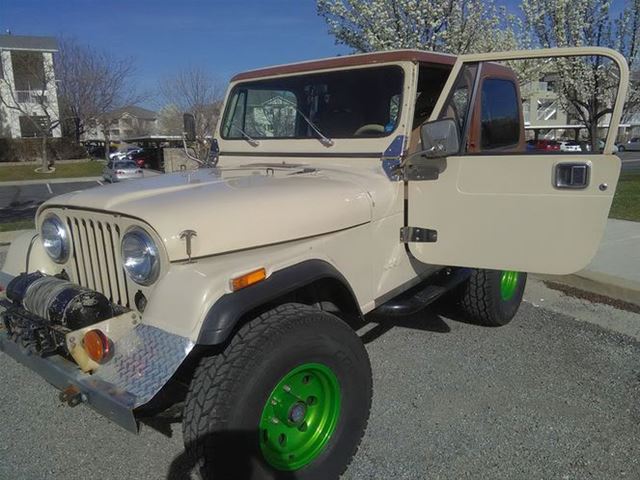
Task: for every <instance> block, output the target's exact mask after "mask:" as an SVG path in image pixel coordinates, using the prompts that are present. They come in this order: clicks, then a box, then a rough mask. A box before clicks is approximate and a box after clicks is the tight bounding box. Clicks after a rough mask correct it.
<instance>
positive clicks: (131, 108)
mask: <svg viewBox="0 0 640 480" xmlns="http://www.w3.org/2000/svg"><path fill="white" fill-rule="evenodd" d="M125 113H127V114H129V115H131V116H132V117H136V118H145V119H153V120H155V119H156V118H158V113H157V112H154V111H153V110H147V109H146V108H142V107H138V106H137V105H127V106H125V107H122V108H116V109H115V110H112V111H111V112H109V116H110V117H114V118H115V117H121V116H122V115H124V114H125Z"/></svg>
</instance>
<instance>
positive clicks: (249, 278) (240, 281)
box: [231, 268, 267, 292]
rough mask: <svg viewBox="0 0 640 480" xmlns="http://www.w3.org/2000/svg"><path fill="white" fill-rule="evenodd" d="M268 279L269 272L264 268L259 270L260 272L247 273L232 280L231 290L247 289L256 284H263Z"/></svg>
mask: <svg viewBox="0 0 640 480" xmlns="http://www.w3.org/2000/svg"><path fill="white" fill-rule="evenodd" d="M265 278H267V271H266V270H265V269H264V268H259V269H258V270H254V271H253V272H249V273H245V274H244V275H242V276H240V277H236V278H234V279H233V280H231V290H232V291H234V292H235V291H236V290H241V289H243V288H246V287H248V286H250V285H253V284H254V283H258V282H261V281H262V280H264V279H265Z"/></svg>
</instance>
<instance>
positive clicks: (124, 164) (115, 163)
mask: <svg viewBox="0 0 640 480" xmlns="http://www.w3.org/2000/svg"><path fill="white" fill-rule="evenodd" d="M143 175H144V173H143V172H142V169H141V168H139V167H138V166H137V165H136V162H134V161H132V160H111V161H110V162H109V163H107V166H106V167H104V170H103V172H102V177H103V178H104V179H105V180H106V181H107V182H110V183H114V182H120V181H122V180H130V179H133V178H142V177H143Z"/></svg>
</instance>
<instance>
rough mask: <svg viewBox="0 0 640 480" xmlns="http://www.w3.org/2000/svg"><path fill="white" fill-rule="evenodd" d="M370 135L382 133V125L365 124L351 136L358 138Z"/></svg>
mask: <svg viewBox="0 0 640 480" xmlns="http://www.w3.org/2000/svg"><path fill="white" fill-rule="evenodd" d="M372 133H384V125H379V124H377V123H367V124H366V125H363V126H361V127H360V128H358V129H357V130H356V131H355V133H354V134H353V135H354V136H356V137H359V136H361V135H367V134H372Z"/></svg>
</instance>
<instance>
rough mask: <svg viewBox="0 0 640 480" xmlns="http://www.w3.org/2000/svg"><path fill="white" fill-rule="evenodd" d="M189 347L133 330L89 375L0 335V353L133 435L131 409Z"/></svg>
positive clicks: (167, 336) (145, 329)
mask: <svg viewBox="0 0 640 480" xmlns="http://www.w3.org/2000/svg"><path fill="white" fill-rule="evenodd" d="M193 346H194V344H193V342H192V341H191V340H189V339H188V338H184V337H181V336H178V335H173V334H171V333H168V332H165V331H164V330H161V329H159V328H156V327H152V326H150V325H142V324H141V325H137V326H136V327H135V328H134V329H133V330H132V331H131V332H130V333H129V334H127V335H126V336H124V337H122V338H121V339H120V340H118V341H117V342H115V344H114V356H113V358H112V359H111V360H109V362H108V363H106V364H105V365H103V366H102V367H101V368H100V369H99V370H98V371H96V373H94V374H93V375H89V374H86V373H83V372H82V371H81V370H80V369H79V368H78V367H77V365H76V364H75V363H73V362H71V361H69V360H67V359H65V358H64V357H62V356H59V355H52V356H49V357H40V356H38V355H36V354H33V353H31V352H30V351H29V350H26V349H24V348H23V347H21V346H19V345H18V344H17V343H16V342H14V341H12V340H11V339H9V338H8V337H7V335H6V332H4V331H3V330H0V351H3V352H5V353H6V354H7V355H9V356H10V357H12V358H14V359H15V360H16V361H18V362H20V363H22V364H23V365H25V366H27V367H28V368H30V369H31V370H34V371H35V372H36V373H38V374H39V375H40V376H42V377H43V378H44V379H45V380H46V381H48V382H49V383H51V384H52V385H53V386H55V387H56V388H58V389H60V390H63V389H66V388H68V387H70V386H74V387H76V388H77V389H78V390H80V392H81V393H82V399H83V402H84V403H87V404H88V405H89V406H90V407H91V408H93V409H94V410H96V411H97V412H98V413H100V414H102V415H104V416H105V417H107V418H109V419H110V420H112V421H113V422H115V423H117V424H118V425H120V426H122V427H124V428H126V429H127V430H130V431H133V432H137V431H138V425H137V422H136V419H135V416H134V413H133V411H134V409H135V408H137V407H139V406H141V405H144V404H145V403H147V402H148V401H149V400H151V399H152V398H153V397H154V395H155V394H156V393H158V392H159V391H160V389H161V388H162V387H163V386H164V384H165V383H167V381H168V380H169V379H170V378H171V376H172V375H173V374H174V373H175V371H176V370H177V369H178V367H179V366H180V365H181V364H182V362H183V361H184V359H185V358H186V357H187V355H188V354H189V352H190V351H191V349H192V348H193Z"/></svg>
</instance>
